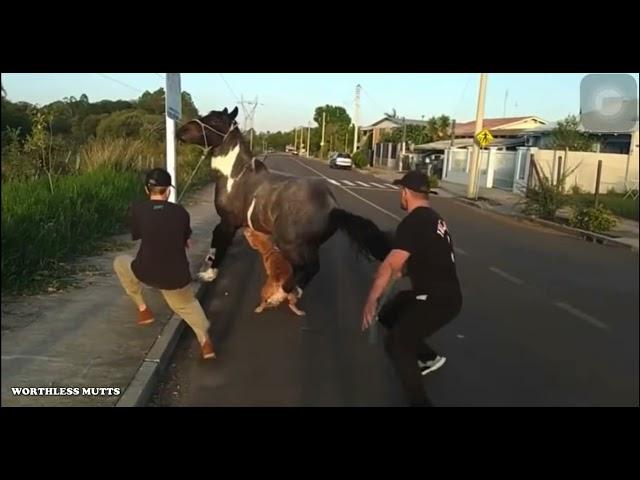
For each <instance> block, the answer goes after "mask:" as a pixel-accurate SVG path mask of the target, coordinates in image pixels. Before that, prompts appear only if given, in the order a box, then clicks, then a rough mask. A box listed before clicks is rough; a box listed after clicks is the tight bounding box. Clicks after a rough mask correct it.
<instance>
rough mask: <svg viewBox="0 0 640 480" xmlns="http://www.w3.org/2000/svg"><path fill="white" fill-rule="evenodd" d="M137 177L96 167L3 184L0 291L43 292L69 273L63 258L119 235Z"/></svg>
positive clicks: (138, 187)
mask: <svg viewBox="0 0 640 480" xmlns="http://www.w3.org/2000/svg"><path fill="white" fill-rule="evenodd" d="M142 195H144V192H143V190H142V182H141V178H140V174H139V173H137V172H133V171H127V172H116V171H114V170H109V169H98V170H94V171H92V172H87V173H84V174H80V175H67V176H56V177H54V178H53V194H51V191H50V189H49V183H48V180H47V179H45V178H41V179H38V180H30V181H28V180H22V181H11V182H4V184H3V185H2V291H3V293H22V292H24V291H25V290H29V291H32V290H34V289H35V290H38V289H42V288H44V287H46V286H48V285H50V284H51V283H52V282H54V283H55V282H58V281H59V280H60V279H61V278H62V277H64V276H65V275H66V274H68V267H67V266H66V265H65V264H64V263H63V262H64V261H65V260H68V259H70V258H73V257H75V256H77V255H87V254H91V253H94V252H95V251H96V249H97V248H98V247H99V246H100V244H101V241H102V240H103V239H104V238H105V237H107V236H110V235H114V234H117V233H121V232H123V231H124V230H125V227H126V218H127V215H128V209H129V206H130V204H131V202H132V201H133V200H134V199H135V198H139V197H141V196H142Z"/></svg>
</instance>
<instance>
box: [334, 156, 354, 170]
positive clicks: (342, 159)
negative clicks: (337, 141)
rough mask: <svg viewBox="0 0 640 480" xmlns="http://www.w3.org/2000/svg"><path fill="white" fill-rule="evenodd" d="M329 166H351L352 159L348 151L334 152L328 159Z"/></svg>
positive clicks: (350, 167)
mask: <svg viewBox="0 0 640 480" xmlns="http://www.w3.org/2000/svg"><path fill="white" fill-rule="evenodd" d="M329 168H348V169H349V170H351V169H352V168H353V160H351V155H349V154H348V153H336V154H335V155H333V156H332V157H331V158H330V159H329Z"/></svg>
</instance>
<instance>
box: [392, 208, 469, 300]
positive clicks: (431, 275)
mask: <svg viewBox="0 0 640 480" xmlns="http://www.w3.org/2000/svg"><path fill="white" fill-rule="evenodd" d="M394 248H395V249H398V250H404V251H406V252H409V254H410V256H409V259H408V260H407V273H408V275H409V278H410V279H411V285H412V287H413V290H414V291H415V292H416V293H418V294H427V295H429V300H432V301H436V302H437V301H439V300H443V301H450V300H460V299H461V298H462V295H461V292H460V283H459V281H458V275H457V273H456V264H455V256H454V253H453V242H452V240H451V235H449V231H448V230H447V224H446V223H445V222H444V220H443V219H442V217H440V215H438V213H437V212H436V211H435V210H433V209H432V208H430V207H418V208H416V209H414V210H413V211H412V212H411V213H410V214H409V215H407V216H406V217H405V218H404V219H403V220H402V221H401V222H400V225H398V229H397V230H396V238H395V241H394Z"/></svg>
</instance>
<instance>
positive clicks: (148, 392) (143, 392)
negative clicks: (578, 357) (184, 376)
mask: <svg viewBox="0 0 640 480" xmlns="http://www.w3.org/2000/svg"><path fill="white" fill-rule="evenodd" d="M204 264H205V262H203V264H202V266H204ZM202 266H201V269H202ZM210 285H211V284H210V283H201V284H200V285H199V286H198V290H197V291H196V298H197V299H198V301H202V296H203V295H204V292H205V291H206V289H207V287H208V286H210ZM184 329H185V322H184V321H183V320H182V318H180V317H178V316H177V315H176V314H175V313H173V312H171V314H170V315H169V321H168V322H167V324H166V325H165V326H164V328H163V329H162V331H161V332H160V335H158V338H156V341H155V342H154V343H153V345H152V346H151V349H150V350H149V352H148V353H147V355H146V356H145V358H144V360H143V361H142V364H141V365H140V367H138V370H137V371H136V373H135V375H134V376H133V380H131V383H129V385H128V386H127V388H126V389H125V390H124V393H123V394H122V396H121V397H120V399H119V400H118V402H117V403H116V405H115V406H116V407H144V406H146V405H147V404H148V403H149V400H151V396H152V395H153V391H154V390H155V388H156V386H157V385H158V381H159V379H160V378H161V377H162V374H163V373H164V371H165V369H166V368H167V365H168V364H169V360H170V359H171V356H172V355H173V352H174V351H175V348H176V346H177V345H178V340H179V339H180V335H182V333H183V332H184Z"/></svg>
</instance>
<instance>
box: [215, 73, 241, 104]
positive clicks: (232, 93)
mask: <svg viewBox="0 0 640 480" xmlns="http://www.w3.org/2000/svg"><path fill="white" fill-rule="evenodd" d="M218 75H220V78H222V80H223V81H224V83H225V84H226V85H227V88H228V89H229V91H230V92H231V95H233V96H234V97H235V99H236V102H240V99H239V98H238V95H236V92H234V91H233V88H231V85H229V82H227V79H226V78H224V75H223V74H221V73H219V74H218Z"/></svg>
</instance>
